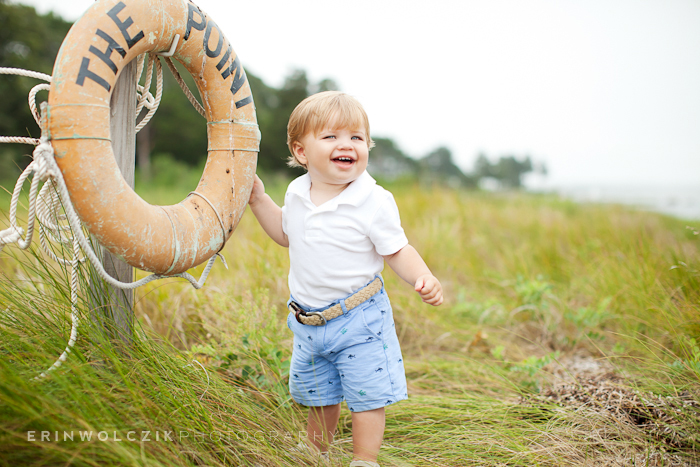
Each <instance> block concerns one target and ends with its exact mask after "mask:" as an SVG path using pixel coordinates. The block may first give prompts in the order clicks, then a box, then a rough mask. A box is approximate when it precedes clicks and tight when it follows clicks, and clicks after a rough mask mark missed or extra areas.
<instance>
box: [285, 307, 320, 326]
mask: <svg viewBox="0 0 700 467" xmlns="http://www.w3.org/2000/svg"><path fill="white" fill-rule="evenodd" d="M289 306H290V307H292V309H293V310H294V318H295V319H296V320H297V323H299V324H306V323H303V322H302V321H301V319H299V316H304V317H306V316H318V317H319V318H321V321H323V322H322V323H321V324H316V325H312V326H324V325H325V324H326V323H327V322H328V321H327V320H326V317H325V316H323V314H322V313H321V312H319V311H309V312H308V313H307V312H306V311H304V310H302V309H301V307H300V306H299V304H298V303H297V302H295V301H292V302H290V303H289Z"/></svg>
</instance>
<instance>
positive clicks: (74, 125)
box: [47, 0, 260, 275]
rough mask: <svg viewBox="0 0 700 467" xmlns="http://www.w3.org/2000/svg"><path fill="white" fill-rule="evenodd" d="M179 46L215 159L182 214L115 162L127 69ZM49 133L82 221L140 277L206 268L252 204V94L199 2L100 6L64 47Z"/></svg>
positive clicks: (105, 2) (103, 0) (112, 0)
mask: <svg viewBox="0 0 700 467" xmlns="http://www.w3.org/2000/svg"><path fill="white" fill-rule="evenodd" d="M178 35H179V38H178V37H177V36H178ZM173 41H177V42H178V43H177V45H176V46H175V49H174V55H173V56H174V58H175V59H177V60H178V61H179V62H180V63H182V64H183V65H184V66H185V68H186V69H187V71H189V73H190V74H191V75H192V76H193V78H194V80H195V82H196V84H197V88H198V89H199V93H200V96H201V98H202V105H203V107H204V109H205V112H206V117H207V136H208V148H207V151H208V156H207V163H206V167H205V169H204V173H203V174H202V178H201V180H200V182H199V185H198V186H197V189H196V192H195V193H191V194H190V196H188V197H187V198H186V199H185V200H183V201H182V202H180V203H179V204H176V205H173V206H153V205H150V204H148V203H147V202H145V201H144V200H143V199H142V198H141V197H140V196H138V195H137V194H136V193H135V192H134V191H133V190H132V189H131V188H130V187H129V186H128V185H127V183H126V181H125V180H124V178H123V177H122V175H121V172H120V171H119V168H118V167H117V165H116V162H115V160H114V153H113V151H112V145H111V141H110V97H111V91H112V89H113V88H114V84H115V83H116V81H117V77H118V76H119V73H120V72H121V70H122V69H123V68H124V66H125V65H126V64H127V63H129V62H130V61H131V60H133V59H135V58H136V57H137V56H138V55H140V54H142V53H145V52H162V51H168V50H169V49H171V45H173ZM47 127H48V137H49V139H50V141H51V144H52V145H53V148H54V153H55V157H56V162H57V163H58V166H59V167H60V168H61V171H62V173H63V177H64V179H65V182H66V186H67V188H68V191H69V193H70V196H71V201H72V202H73V205H74V206H75V209H76V211H77V213H78V215H79V216H80V218H81V220H82V221H83V223H84V224H85V225H86V226H87V228H88V230H89V231H90V233H92V234H93V235H94V236H95V237H97V239H98V241H99V242H100V243H101V244H102V245H103V246H105V247H106V248H107V249H109V251H111V252H112V253H113V254H115V255H117V256H119V257H121V258H123V259H124V261H126V262H127V263H128V264H130V265H132V266H134V267H137V268H140V269H144V270H147V271H151V272H154V273H157V274H164V275H169V274H177V273H180V272H183V271H186V270H187V269H189V268H191V267H193V266H196V265H198V264H201V263H202V262H204V261H206V260H207V259H208V258H210V257H211V256H213V255H214V254H216V253H217V252H218V251H219V250H220V249H221V248H222V247H223V245H224V244H225V242H226V240H227V239H228V238H229V237H230V235H231V233H232V232H233V231H234V229H235V228H236V226H237V225H238V222H239V220H240V218H241V216H242V215H243V212H244V210H245V207H246V205H247V203H248V198H249V196H250V191H251V189H252V185H253V179H254V175H255V167H256V164H257V153H258V149H259V143H260V132H259V130H258V126H257V119H256V115H255V106H254V104H253V98H252V94H251V91H250V86H249V84H248V80H247V77H246V74H245V71H244V70H243V67H242V66H241V63H240V61H239V59H238V56H237V55H236V54H235V52H234V51H233V49H232V47H231V45H230V44H229V42H228V40H227V39H226V38H225V37H224V35H223V33H222V32H221V29H220V28H219V27H218V26H217V25H216V23H215V22H214V21H212V20H211V19H210V18H209V17H208V16H207V15H206V14H205V13H204V12H203V11H202V10H200V9H199V8H198V7H197V6H196V5H195V4H194V3H192V2H191V1H188V0H100V1H98V2H96V3H95V4H94V5H92V6H91V7H90V9H89V10H88V11H87V12H86V13H85V14H84V15H83V16H82V17H81V18H80V19H79V20H78V21H77V22H76V23H75V24H74V25H73V27H72V28H71V30H70V31H69V33H68V35H67V36H66V38H65V40H64V41H63V44H62V45H61V49H60V51H59V54H58V57H57V59H56V63H55V65H54V70H53V79H52V82H51V89H50V91H49V106H48V111H47ZM198 195H199V196H198Z"/></svg>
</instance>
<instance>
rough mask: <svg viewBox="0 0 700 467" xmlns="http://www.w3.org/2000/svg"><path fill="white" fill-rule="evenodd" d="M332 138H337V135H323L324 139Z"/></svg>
mask: <svg viewBox="0 0 700 467" xmlns="http://www.w3.org/2000/svg"><path fill="white" fill-rule="evenodd" d="M331 138H335V135H327V136H324V137H323V139H331Z"/></svg>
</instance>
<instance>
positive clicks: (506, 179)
mask: <svg viewBox="0 0 700 467" xmlns="http://www.w3.org/2000/svg"><path fill="white" fill-rule="evenodd" d="M542 167H544V166H542ZM532 170H533V166H532V160H531V159H530V156H525V158H524V159H522V160H518V159H516V158H515V157H514V156H502V157H501V158H499V159H498V161H497V162H496V163H495V164H492V163H491V162H490V161H489V160H488V158H487V157H486V155H485V154H483V153H480V154H479V156H478V157H477V159H476V162H475V163H474V175H475V176H476V178H477V179H482V178H493V179H495V180H497V181H498V182H499V183H500V185H501V186H502V187H503V188H511V189H518V188H521V187H522V177H523V175H525V174H526V173H528V172H532Z"/></svg>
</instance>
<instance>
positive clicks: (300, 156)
mask: <svg viewBox="0 0 700 467" xmlns="http://www.w3.org/2000/svg"><path fill="white" fill-rule="evenodd" d="M292 148H293V149H294V157H296V159H297V161H299V163H300V164H303V165H306V152H304V146H302V145H301V143H300V142H299V141H295V142H294V145H293V146H292Z"/></svg>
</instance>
